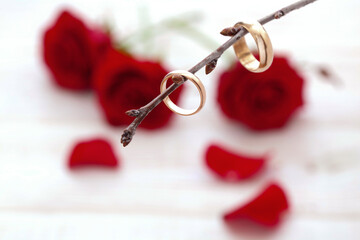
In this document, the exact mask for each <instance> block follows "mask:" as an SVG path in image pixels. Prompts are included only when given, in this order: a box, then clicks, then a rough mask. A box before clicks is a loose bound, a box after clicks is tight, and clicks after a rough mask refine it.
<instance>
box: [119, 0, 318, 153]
mask: <svg viewBox="0 0 360 240" xmlns="http://www.w3.org/2000/svg"><path fill="white" fill-rule="evenodd" d="M315 1H317V0H301V1H298V2H295V3H293V4H291V5H289V6H287V7H284V8H282V9H280V10H278V11H276V12H274V13H272V14H270V15H268V16H266V17H264V18H261V19H260V20H258V21H259V23H260V24H262V25H264V24H266V23H268V22H270V21H272V20H274V19H279V18H281V17H283V16H285V15H286V14H288V13H289V12H291V11H293V10H296V9H299V8H302V7H304V6H306V5H308V4H310V3H313V2H315ZM221 34H223V35H227V36H232V37H231V38H230V39H229V40H228V41H226V42H225V43H224V44H223V45H221V46H220V47H218V48H217V49H216V50H215V51H213V52H212V53H210V54H209V55H208V56H207V57H206V58H204V59H203V60H202V61H200V62H199V63H198V64H196V65H195V66H193V67H192V68H190V69H189V70H188V71H189V72H191V73H193V74H195V73H196V72H197V71H199V70H200V69H201V68H203V67H204V66H206V73H207V74H208V73H210V72H211V71H213V70H214V69H215V67H216V62H217V60H218V59H219V57H220V56H221V55H222V54H223V53H224V51H225V50H226V49H228V48H229V47H231V46H232V45H233V44H234V43H235V42H236V41H237V40H239V39H240V38H242V37H243V36H245V35H246V34H247V31H246V30H245V29H243V28H241V27H240V28H239V29H236V28H235V27H230V28H225V29H223V31H221ZM185 81H186V79H185V80H184V81H180V79H179V78H175V79H174V78H173V82H174V83H173V84H172V85H171V86H170V87H168V88H167V89H166V90H165V91H164V92H163V93H161V94H159V95H158V96H157V97H156V98H154V99H153V100H152V101H151V102H149V103H148V104H146V105H145V106H143V107H141V108H139V109H134V110H129V111H127V112H126V113H127V115H129V116H132V117H135V119H134V121H133V122H132V123H131V124H130V125H129V126H128V127H127V128H126V129H125V130H124V132H123V134H122V136H121V143H122V144H123V146H124V147H125V146H127V145H128V144H129V143H130V142H131V140H132V138H133V136H134V135H135V131H136V129H137V127H138V126H139V124H140V123H141V122H142V121H143V120H144V118H145V117H146V116H147V115H148V114H149V113H150V112H151V111H152V110H153V109H154V108H155V107H156V106H157V105H158V104H160V103H161V102H162V100H163V99H164V98H165V97H167V96H169V95H170V94H171V93H172V92H173V91H174V90H175V89H177V88H178V87H179V86H180V85H181V84H183V83H184V82H185Z"/></svg>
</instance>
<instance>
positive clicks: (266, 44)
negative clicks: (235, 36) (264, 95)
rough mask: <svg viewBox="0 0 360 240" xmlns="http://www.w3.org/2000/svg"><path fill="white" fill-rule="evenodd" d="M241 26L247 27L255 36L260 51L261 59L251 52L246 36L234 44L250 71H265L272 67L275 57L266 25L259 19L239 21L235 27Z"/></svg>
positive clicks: (241, 60) (241, 59) (235, 49)
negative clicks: (250, 21) (247, 21)
mask: <svg viewBox="0 0 360 240" xmlns="http://www.w3.org/2000/svg"><path fill="white" fill-rule="evenodd" d="M240 26H241V27H243V28H245V29H246V30H247V31H248V32H249V33H250V34H251V36H252V37H253V38H254V40H255V42H256V46H257V48H258V52H259V61H258V60H257V59H256V58H255V57H254V55H253V54H252V53H251V51H250V49H249V47H248V46H247V44H246V41H245V38H244V37H242V38H240V39H239V40H238V41H236V42H235V43H234V44H233V47H234V51H235V54H236V56H237V58H238V59H239V61H240V63H241V64H242V65H243V66H244V67H245V68H246V69H247V70H249V71H250V72H257V73H258V72H264V71H265V70H267V69H268V68H269V67H270V65H271V63H272V61H273V58H274V52H273V48H272V45H271V41H270V38H269V35H268V34H267V32H266V31H265V29H264V27H263V26H262V25H261V24H260V23H259V22H257V21H253V22H252V23H244V22H238V23H237V24H235V27H240Z"/></svg>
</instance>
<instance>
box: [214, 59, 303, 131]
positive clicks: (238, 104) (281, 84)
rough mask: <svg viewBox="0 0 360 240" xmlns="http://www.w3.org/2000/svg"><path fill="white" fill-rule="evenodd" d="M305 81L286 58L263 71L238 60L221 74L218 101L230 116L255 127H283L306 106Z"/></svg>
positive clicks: (259, 128) (275, 61) (276, 60)
mask: <svg viewBox="0 0 360 240" xmlns="http://www.w3.org/2000/svg"><path fill="white" fill-rule="evenodd" d="M303 83H304V80H303V78H302V77H301V76H300V75H299V74H298V73H297V72H296V71H295V69H294V68H292V67H291V66H290V64H289V62H288V61H287V59H286V58H284V57H275V58H274V61H273V63H272V65H271V67H270V68H269V69H268V70H267V71H265V72H263V73H252V72H249V71H248V70H246V69H245V68H244V67H243V66H242V65H241V64H240V63H237V64H236V65H235V66H234V67H233V68H232V69H230V70H229V71H227V72H224V73H223V74H222V75H221V76H220V82H219V87H218V94H217V101H218V103H219V104H220V107H221V110H222V111H223V112H224V114H225V115H226V116H227V117H229V118H230V119H233V120H236V121H239V122H241V123H243V124H245V125H246V126H248V127H250V128H252V129H255V130H265V129H272V128H280V127H282V126H284V125H285V124H286V123H287V121H288V120H289V118H290V117H291V116H292V115H293V113H294V112H295V110H297V109H298V108H299V107H300V106H302V105H303V97H302V94H303Z"/></svg>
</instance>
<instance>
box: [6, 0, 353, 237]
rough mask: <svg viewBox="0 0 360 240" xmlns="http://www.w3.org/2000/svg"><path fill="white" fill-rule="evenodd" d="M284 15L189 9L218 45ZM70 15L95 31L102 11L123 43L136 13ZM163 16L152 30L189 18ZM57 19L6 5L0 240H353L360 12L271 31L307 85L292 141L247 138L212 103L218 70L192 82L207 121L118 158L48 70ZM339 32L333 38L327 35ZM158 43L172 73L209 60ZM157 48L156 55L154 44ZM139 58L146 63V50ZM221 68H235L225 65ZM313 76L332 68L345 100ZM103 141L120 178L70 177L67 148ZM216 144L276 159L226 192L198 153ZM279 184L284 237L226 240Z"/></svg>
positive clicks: (90, 113)
mask: <svg viewBox="0 0 360 240" xmlns="http://www.w3.org/2000/svg"><path fill="white" fill-rule="evenodd" d="M205 2H206V6H207V9H206V10H204V9H203V6H204V4H205ZM287 3H288V2H287V1H284V0H277V1H271V3H270V2H269V1H251V2H249V3H247V4H246V5H244V6H243V7H242V8H239V9H235V8H230V9H228V10H227V13H226V14H225V11H223V10H221V9H220V10H219V8H218V4H217V3H216V2H214V3H209V2H208V1H196V2H194V3H192V4H193V10H201V11H202V12H203V14H204V20H203V22H202V23H201V24H199V27H200V28H201V29H203V30H204V31H206V32H209V36H210V37H213V38H214V39H216V40H218V41H219V42H222V41H223V37H221V36H217V34H218V32H219V31H220V30H221V28H222V27H223V26H226V25H228V24H232V23H233V22H234V18H235V21H236V20H240V17H241V16H244V17H254V16H255V17H258V16H263V15H264V14H266V13H268V12H269V9H274V10H275V9H278V8H281V7H282V6H284V5H286V4H287ZM73 4H74V7H76V9H78V10H79V11H81V12H82V13H83V14H84V15H85V16H88V17H89V18H90V19H99V18H100V16H102V15H103V12H104V11H106V9H109V8H110V12H112V13H113V15H114V16H115V17H114V21H116V24H117V26H118V28H119V29H127V26H128V28H129V29H136V27H137V25H136V23H137V20H136V16H133V15H131V14H130V13H131V12H136V11H137V8H138V5H137V4H138V2H137V1H133V2H130V1H128V2H126V1H123V2H119V1H112V2H105V3H104V2H102V3H99V2H96V1H89V2H86V3H85V2H81V1H75V3H73ZM158 4H160V5H155V4H153V3H150V2H149V3H148V7H149V11H150V13H151V14H152V17H153V18H154V21H157V20H160V19H161V18H164V17H166V16H170V15H174V14H176V13H177V12H181V11H186V10H188V6H189V4H184V5H181V6H179V8H177V9H174V10H171V11H172V12H167V13H163V10H161V9H163V8H166V7H168V9H171V8H170V7H169V4H171V2H170V3H169V2H168V1H160V2H159V3H158ZM224 4H226V5H229V6H232V5H231V4H234V2H231V1H224ZM260 4H261V5H262V6H263V7H262V8H259V7H258V6H259V5H260ZM61 5H62V4H61V3H60V2H51V3H50V2H49V3H44V2H43V1H33V2H32V3H31V4H30V3H24V4H23V5H17V4H16V3H14V2H9V3H6V4H4V7H2V8H0V29H2V33H1V34H3V35H2V36H1V37H0V56H2V57H1V58H0V166H1V167H0V240H14V239H15V240H18V239H27V240H33V239H36V240H38V239H39V240H52V239H54V240H58V239H66V240H68V239H70V240H71V239H90V240H92V239H146V240H148V239H150V240H151V239H156V240H158V239H210V240H212V239H214V240H224V239H292V240H297V239H299V240H300V239H301V240H302V239H357V238H358V236H359V234H360V231H359V229H360V177H359V172H360V91H359V89H360V81H359V76H360V70H359V69H360V68H359V66H360V32H359V31H354V28H355V27H356V25H355V23H356V22H359V21H360V16H359V15H358V12H359V9H360V3H359V2H358V1H346V2H342V3H339V2H338V1H335V0H329V1H318V3H317V4H316V5H313V6H312V7H311V8H308V9H306V10H305V9H304V11H303V12H301V13H300V12H298V13H294V15H296V14H299V15H300V14H301V17H302V21H299V17H298V16H294V15H289V16H287V19H286V20H285V19H284V21H281V22H277V23H276V24H271V23H269V24H268V25H267V26H266V30H267V31H268V33H269V35H270V37H271V39H272V42H273V46H274V49H275V52H285V53H287V54H288V55H289V56H290V58H291V60H292V61H293V63H294V64H295V65H296V66H297V67H298V68H299V69H300V70H302V71H303V72H304V75H305V77H306V79H307V84H306V95H305V98H306V106H305V108H304V109H302V110H301V111H300V112H298V114H297V115H296V117H295V118H294V119H293V121H291V123H290V124H289V125H288V126H287V127H286V128H284V129H282V130H280V131H271V132H266V133H253V132H251V131H249V130H246V129H245V128H243V127H241V126H239V125H237V124H235V123H232V122H229V121H228V120H227V119H225V118H224V117H223V116H222V115H221V113H220V111H219V109H218V106H217V104H216V102H215V100H214V99H215V89H216V86H217V85H216V84H217V83H216V80H217V77H218V75H219V73H220V72H221V69H224V68H225V67H227V65H226V62H225V61H219V63H218V64H219V65H218V67H217V69H216V70H215V71H214V72H213V73H212V75H211V76H208V77H206V76H205V75H203V76H202V75H199V77H200V78H201V79H202V80H203V81H204V84H205V85H206V86H205V87H206V88H207V90H208V95H209V99H208V100H209V101H208V102H207V105H206V106H205V108H204V109H203V111H202V112H200V113H199V114H198V115H196V116H192V117H187V118H185V117H184V118H183V117H176V118H175V119H174V121H173V122H172V124H171V126H170V127H169V128H167V129H164V130H162V131H157V132H148V131H141V130H139V131H138V132H137V136H136V139H134V142H133V143H132V144H131V145H129V146H128V147H127V148H126V149H123V148H122V147H121V146H120V143H119V139H118V137H119V135H120V134H121V131H122V129H121V128H119V129H117V128H110V127H108V126H107V125H106V124H104V121H103V119H102V116H101V114H100V111H99V108H98V106H97V103H96V101H95V99H94V97H93V96H92V95H91V94H74V93H69V92H66V91H62V90H59V89H58V88H56V87H55V86H54V85H52V84H51V82H50V79H49V78H50V77H49V75H48V73H47V72H46V70H45V68H44V66H43V65H42V62H41V59H40V58H39V47H40V37H41V31H42V29H44V26H45V25H46V21H48V20H50V19H51V18H52V17H53V16H54V14H55V13H56V11H57V9H59V7H60V6H61ZM159 6H161V7H159ZM315 6H316V7H315ZM329 6H330V7H329ZM124 9H126V11H125V10H124ZM324 9H327V10H326V11H324ZM219 11H220V12H221V14H220V15H216V16H217V17H216V19H214V16H215V13H216V12H219ZM34 12H36V13H37V14H34ZM120 13H122V14H123V15H121V14H120ZM335 13H337V14H340V15H341V16H342V17H341V16H340V17H341V19H342V20H343V22H342V24H341V25H340V24H339V22H338V21H337V20H336V19H333V18H332V17H331V16H334V14H335ZM314 15H316V16H317V17H316V19H312V17H311V16H314ZM126 19H128V20H126ZM325 19H326V20H325ZM25 21H26V23H27V24H26V25H24V24H23V23H24V22H25ZM314 21H315V23H314ZM8 23H12V24H8ZM14 26H17V27H14ZM334 28H337V30H338V31H339V32H340V33H341V34H339V35H334V34H333V29H334ZM284 29H287V31H284ZM356 29H357V28H356ZM304 32H306V33H307V34H306V35H304V34H303V33H304ZM212 33H214V34H213V35H212ZM163 37H165V39H166V41H171V45H169V46H167V45H164V44H163V45H162V47H163V48H164V49H168V53H169V55H168V65H169V67H170V68H172V69H176V68H184V69H187V67H188V66H189V64H191V63H193V62H196V61H197V60H198V59H197V58H198V57H201V56H203V55H204V54H205V53H206V52H208V50H206V49H203V48H202V47H201V46H199V45H197V43H194V42H193V41H190V40H188V39H187V40H184V39H183V38H182V37H177V38H176V39H177V40H176V41H174V40H173V39H174V36H171V35H165V36H163ZM179 39H181V41H179ZM157 41H160V43H162V42H161V41H162V39H161V38H160V39H158V40H157ZM136 50H137V51H138V52H142V51H144V50H143V49H142V47H141V46H139V48H138V49H136ZM290 53H291V55H290ZM189 56H192V57H191V59H189ZM229 57H230V59H234V60H235V57H234V56H233V55H232V53H231V54H230V55H229ZM318 65H326V66H327V67H329V68H330V69H331V70H332V71H333V72H334V73H335V74H336V76H338V77H339V78H340V80H341V82H342V85H341V87H334V86H333V85H331V84H329V83H327V82H326V81H325V80H323V79H322V78H321V77H320V76H319V74H317V73H316V71H315V70H314V69H315V68H314V67H315V66H318ZM154 87H158V86H154ZM185 94H186V99H184V100H183V102H182V104H183V105H184V106H192V104H193V101H195V100H196V98H197V96H196V95H195V94H193V93H192V92H191V91H187V92H186V93H185ZM99 135H100V136H106V137H107V138H109V139H110V140H111V141H112V143H113V146H114V147H115V149H116V152H117V154H118V155H119V156H120V158H121V161H122V166H121V168H120V169H118V170H115V171H111V170H110V171H107V170H99V169H92V170H83V171H69V170H68V169H67V168H66V158H67V155H68V153H69V149H70V148H71V146H72V143H73V142H74V141H76V140H78V139H83V138H88V137H92V136H99ZM212 142H220V143H222V144H224V145H226V146H228V148H230V149H233V150H234V151H239V152H240V151H242V152H246V153H253V154H256V153H265V152H271V153H272V156H273V157H272V158H271V161H270V162H269V166H268V169H267V170H266V171H265V172H264V174H263V175H261V176H258V177H257V178H256V179H254V180H251V181H249V182H245V183H239V184H226V183H223V182H221V181H218V180H217V179H216V178H214V176H213V175H211V174H210V173H209V172H208V171H207V169H206V168H205V167H204V164H203V153H204V151H205V149H206V146H207V145H208V144H210V143H212ZM149 143H151V145H150V144H149ZM274 179H275V180H276V181H278V182H279V183H280V184H281V185H283V186H284V188H285V190H286V191H287V193H288V195H289V198H290V202H291V211H290V213H289V215H288V216H287V218H286V220H285V221H284V224H283V225H281V226H280V228H279V229H277V231H275V232H274V233H271V234H265V233H258V234H256V235H249V234H247V233H243V234H240V235H236V236H234V235H232V234H231V232H230V231H229V230H228V229H227V228H226V227H225V226H224V224H223V223H222V221H221V218H220V216H221V213H223V212H224V211H226V210H229V209H231V208H232V207H233V206H236V205H239V204H241V203H244V202H246V201H247V200H248V199H250V198H251V197H252V196H253V195H254V194H256V192H258V191H259V189H261V187H262V186H264V185H265V184H266V183H267V182H268V181H269V180H274Z"/></svg>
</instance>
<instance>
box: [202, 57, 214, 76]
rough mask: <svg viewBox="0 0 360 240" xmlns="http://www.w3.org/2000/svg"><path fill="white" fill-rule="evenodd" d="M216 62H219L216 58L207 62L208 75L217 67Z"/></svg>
mask: <svg viewBox="0 0 360 240" xmlns="http://www.w3.org/2000/svg"><path fill="white" fill-rule="evenodd" d="M216 64H217V59H214V60H212V61H211V62H209V63H208V64H206V67H205V73H206V75H208V74H209V73H211V72H212V71H213V70H214V69H215V68H216Z"/></svg>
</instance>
